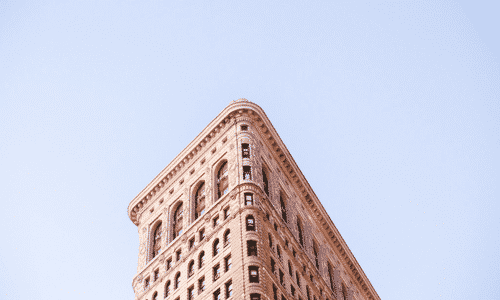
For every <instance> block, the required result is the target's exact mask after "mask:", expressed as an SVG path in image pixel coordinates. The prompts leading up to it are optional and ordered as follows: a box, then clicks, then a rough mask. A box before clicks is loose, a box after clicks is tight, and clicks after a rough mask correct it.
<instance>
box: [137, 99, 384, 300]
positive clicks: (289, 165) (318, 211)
mask: <svg viewBox="0 0 500 300" xmlns="http://www.w3.org/2000/svg"><path fill="white" fill-rule="evenodd" d="M241 117H245V120H246V121H251V122H253V124H254V125H256V127H257V129H258V130H259V133H260V135H261V137H262V139H263V140H264V141H265V142H266V143H267V145H268V146H269V148H270V149H272V150H273V151H271V152H272V154H273V156H274V157H275V160H276V161H277V162H279V165H280V167H281V168H282V170H283V171H284V172H282V173H283V174H284V175H285V176H286V177H287V178H288V180H289V181H290V183H292V184H293V185H294V186H295V189H296V190H298V191H300V194H299V198H300V199H301V200H303V202H304V203H306V204H308V208H309V209H310V211H311V212H312V215H313V216H314V217H315V219H316V222H317V224H320V225H321V227H322V230H324V231H326V235H325V237H326V236H327V237H329V241H330V243H331V244H332V245H333V246H334V247H332V248H333V249H334V251H336V252H337V253H338V254H339V256H340V257H341V258H342V263H343V264H344V265H345V266H346V267H347V268H346V269H348V270H349V271H350V272H351V273H352V275H353V277H354V278H356V284H357V285H358V286H359V287H360V288H361V290H362V291H363V292H364V293H365V295H366V296H367V297H368V299H380V297H379V296H378V294H377V292H376V291H375V289H374V288H373V286H372V285H371V283H370V281H369V279H368V277H367V276H366V274H365V273H364V272H363V270H362V269H361V267H360V265H359V263H358V262H357V260H356V258H355V257H354V255H353V254H352V252H351V251H350V249H349V247H348V246H347V243H346V242H345V241H344V239H343V238H342V236H341V235H340V232H339V231H338V229H337V228H336V226H335V225H334V223H333V221H332V220H331V219H330V217H329V215H328V214H327V212H326V210H325V209H324V207H323V205H322V204H321V202H320V201H319V199H318V197H317V196H316V194H315V193H314V191H313V190H312V188H311V186H310V185H309V183H308V181H307V179H306V178H305V176H304V175H303V174H302V171H301V170H300V169H299V167H298V165H297V164H296V162H295V160H294V159H293V157H292V156H291V154H290V152H289V151H288V149H287V148H286V146H285V144H284V143H283V141H282V140H281V138H280V136H279V134H278V133H277V131H276V129H275V128H274V126H273V125H272V123H271V121H270V120H269V118H268V117H267V115H266V114H265V112H264V111H263V110H262V108H260V107H259V106H258V105H257V104H255V103H252V102H250V101H248V100H246V99H239V100H236V101H233V102H231V103H230V104H229V105H228V106H227V107H226V108H225V109H224V110H222V112H220V113H219V115H218V116H217V117H216V118H215V119H214V120H212V121H211V122H210V123H209V124H208V125H207V126H206V127H205V129H204V130H203V131H202V132H201V133H200V134H198V136H197V137H196V138H195V139H194V140H193V141H192V142H191V143H189V145H188V146H187V147H186V148H185V149H184V150H183V151H181V153H180V154H179V155H177V156H176V157H175V158H174V159H173V160H172V162H171V163H169V164H168V165H167V166H166V167H165V168H164V169H163V170H162V171H161V172H160V174H158V175H157V176H156V177H155V178H154V179H153V180H152V181H151V182H150V183H149V184H148V185H147V186H146V187H145V188H144V189H143V190H142V191H141V192H140V193H139V194H138V195H137V196H136V197H135V198H134V199H133V200H132V201H131V202H130V204H129V207H128V214H129V217H130V219H131V221H132V222H133V223H134V224H135V225H139V221H138V219H137V215H138V212H139V211H140V209H141V207H142V206H144V205H146V204H147V203H148V201H149V200H151V199H152V198H153V196H154V195H155V194H156V193H158V192H159V191H161V190H162V189H165V188H166V187H167V185H169V186H170V185H171V184H172V182H174V183H175V182H176V180H172V179H173V178H175V177H176V175H177V174H179V173H180V170H181V169H182V168H183V167H185V166H186V165H187V163H188V162H189V161H190V160H191V159H193V158H195V157H196V155H197V154H198V153H200V152H201V150H202V149H203V148H204V147H205V146H206V145H207V144H209V143H210V141H211V140H213V139H214V137H215V136H216V135H218V134H219V133H220V132H221V129H224V128H225V127H226V126H228V125H231V124H230V123H231V121H233V122H236V120H238V119H241Z"/></svg>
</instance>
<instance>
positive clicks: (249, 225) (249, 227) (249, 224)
mask: <svg viewBox="0 0 500 300" xmlns="http://www.w3.org/2000/svg"><path fill="white" fill-rule="evenodd" d="M247 231H255V219H254V218H253V216H248V217H247Z"/></svg>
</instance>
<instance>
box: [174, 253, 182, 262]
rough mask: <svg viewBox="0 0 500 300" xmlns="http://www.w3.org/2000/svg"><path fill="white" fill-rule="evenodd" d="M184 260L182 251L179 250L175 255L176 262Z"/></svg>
mask: <svg viewBox="0 0 500 300" xmlns="http://www.w3.org/2000/svg"><path fill="white" fill-rule="evenodd" d="M181 259H182V252H181V250H177V252H176V253H175V261H176V262H178V261H180V260H181Z"/></svg>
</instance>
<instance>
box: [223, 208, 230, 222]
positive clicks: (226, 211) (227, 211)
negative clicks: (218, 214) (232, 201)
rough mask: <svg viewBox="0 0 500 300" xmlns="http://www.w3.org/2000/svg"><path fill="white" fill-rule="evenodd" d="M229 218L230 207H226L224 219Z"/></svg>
mask: <svg viewBox="0 0 500 300" xmlns="http://www.w3.org/2000/svg"><path fill="white" fill-rule="evenodd" d="M227 218H229V207H226V208H225V209H224V220H226V219H227Z"/></svg>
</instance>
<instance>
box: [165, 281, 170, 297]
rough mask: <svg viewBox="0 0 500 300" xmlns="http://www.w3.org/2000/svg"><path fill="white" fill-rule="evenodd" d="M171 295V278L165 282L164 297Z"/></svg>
mask: <svg viewBox="0 0 500 300" xmlns="http://www.w3.org/2000/svg"><path fill="white" fill-rule="evenodd" d="M168 296H170V280H169V281H167V283H165V295H164V298H167V297H168Z"/></svg>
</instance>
